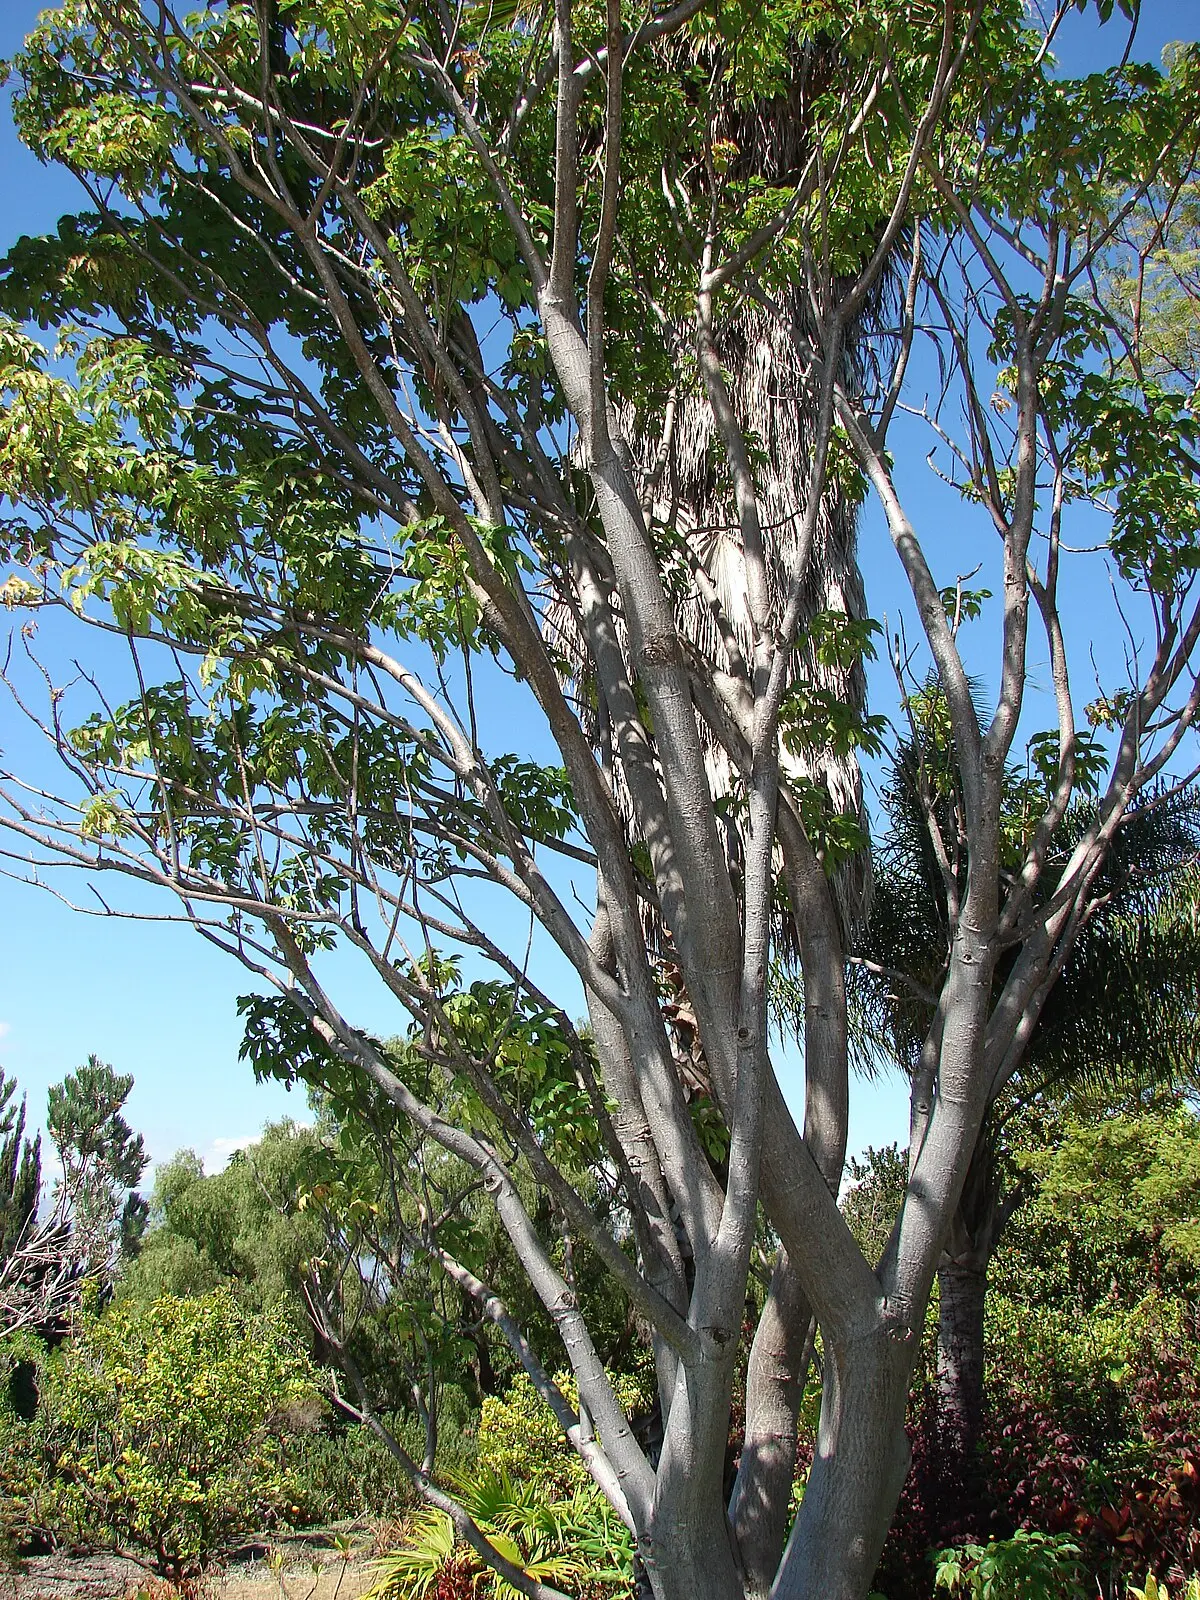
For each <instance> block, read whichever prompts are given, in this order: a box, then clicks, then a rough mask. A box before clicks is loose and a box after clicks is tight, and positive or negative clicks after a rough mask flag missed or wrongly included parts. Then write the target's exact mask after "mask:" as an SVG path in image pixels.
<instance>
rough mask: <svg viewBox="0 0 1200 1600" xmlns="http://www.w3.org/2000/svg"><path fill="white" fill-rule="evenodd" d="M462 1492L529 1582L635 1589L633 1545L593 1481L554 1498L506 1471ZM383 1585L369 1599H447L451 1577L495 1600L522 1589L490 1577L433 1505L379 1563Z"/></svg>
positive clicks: (458, 1486)
mask: <svg viewBox="0 0 1200 1600" xmlns="http://www.w3.org/2000/svg"><path fill="white" fill-rule="evenodd" d="M453 1488H454V1492H455V1494H456V1496H457V1498H458V1499H459V1500H460V1502H461V1504H462V1505H463V1506H464V1507H465V1509H466V1511H467V1512H468V1514H469V1515H470V1516H471V1518H472V1520H473V1521H474V1522H475V1524H476V1526H477V1527H478V1528H479V1529H480V1531H481V1532H482V1533H483V1534H484V1535H485V1536H486V1537H487V1539H488V1540H489V1541H490V1543H491V1544H492V1546H493V1547H494V1548H495V1549H496V1550H497V1551H498V1552H499V1554H500V1555H502V1556H503V1557H504V1558H505V1559H506V1560H508V1561H511V1562H512V1564H513V1565H514V1566H515V1567H519V1568H520V1569H521V1570H522V1571H523V1572H524V1573H525V1575H526V1576H527V1577H529V1578H534V1579H536V1580H537V1581H539V1582H541V1583H550V1584H554V1585H556V1586H560V1585H563V1584H570V1585H573V1586H580V1585H583V1584H586V1585H587V1586H588V1588H589V1589H590V1590H593V1591H594V1590H595V1588H597V1587H604V1588H607V1589H609V1590H615V1591H616V1592H617V1593H625V1592H627V1591H628V1589H629V1587H630V1583H631V1579H632V1573H633V1545H632V1541H631V1538H630V1535H629V1533H628V1531H627V1530H626V1528H625V1527H624V1525H623V1524H622V1523H621V1522H620V1521H619V1520H618V1519H617V1517H616V1516H615V1515H614V1513H613V1512H612V1510H611V1509H610V1507H609V1506H608V1504H607V1502H606V1501H605V1500H604V1499H603V1498H602V1497H601V1495H600V1493H599V1491H598V1490H596V1489H595V1488H594V1487H593V1486H592V1485H591V1484H585V1485H581V1486H580V1487H579V1488H577V1489H576V1490H575V1491H574V1492H573V1493H572V1494H570V1495H567V1496H564V1497H560V1498H550V1497H548V1496H547V1494H546V1491H545V1487H544V1485H542V1484H540V1483H538V1482H537V1481H530V1482H526V1483H519V1484H518V1483H514V1482H513V1480H512V1479H511V1478H510V1477H509V1476H508V1475H507V1473H504V1472H494V1471H484V1472H482V1473H480V1474H479V1475H477V1477H476V1478H475V1480H474V1482H472V1483H469V1484H468V1483H465V1482H456V1483H454V1484H453ZM375 1571H376V1574H377V1576H376V1580H375V1583H374V1584H373V1585H372V1587H371V1588H370V1589H369V1590H368V1592H367V1595H366V1596H364V1600H396V1597H399V1596H403V1597H404V1600H427V1597H429V1600H433V1597H437V1600H441V1597H442V1596H443V1594H444V1593H445V1591H446V1590H447V1589H448V1588H453V1587H455V1584H447V1581H446V1580H447V1577H448V1575H449V1576H452V1577H453V1578H454V1579H455V1580H456V1581H457V1580H458V1579H460V1578H465V1577H466V1576H467V1575H468V1573H469V1574H470V1577H471V1586H472V1588H473V1589H476V1588H478V1586H479V1584H480V1583H489V1584H490V1593H491V1594H492V1596H493V1597H494V1600H518V1595H517V1591H516V1590H515V1589H514V1588H513V1587H512V1586H511V1585H510V1584H508V1583H506V1582H504V1580H503V1579H502V1578H499V1577H497V1576H495V1575H494V1574H491V1573H489V1572H488V1571H487V1570H486V1569H484V1568H483V1567H482V1563H481V1562H480V1561H479V1560H478V1558H477V1557H476V1556H475V1554H474V1552H473V1551H466V1552H464V1551H463V1550H462V1549H461V1548H460V1547H458V1546H457V1543H456V1538H455V1531H454V1525H453V1523H452V1522H451V1521H450V1518H449V1517H448V1516H447V1515H446V1514H445V1513H444V1512H442V1511H438V1510H437V1509H436V1508H434V1507H432V1506H429V1507H423V1508H422V1509H421V1510H419V1511H417V1512H416V1513H415V1514H414V1515H413V1516H412V1517H411V1518H410V1519H409V1522H408V1525H407V1529H406V1539H405V1543H404V1545H403V1546H402V1548H401V1549H399V1550H396V1551H393V1552H391V1553H390V1554H388V1555H386V1556H384V1557H383V1558H382V1559H381V1560H380V1561H378V1562H377V1563H376V1566H375Z"/></svg>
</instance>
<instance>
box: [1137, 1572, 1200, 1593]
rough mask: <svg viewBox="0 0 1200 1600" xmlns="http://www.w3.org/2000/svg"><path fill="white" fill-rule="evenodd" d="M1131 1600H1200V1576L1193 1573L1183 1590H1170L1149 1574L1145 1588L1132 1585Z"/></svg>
mask: <svg viewBox="0 0 1200 1600" xmlns="http://www.w3.org/2000/svg"><path fill="white" fill-rule="evenodd" d="M1129 1600H1200V1575H1198V1574H1195V1573H1193V1575H1192V1576H1191V1577H1190V1578H1189V1579H1188V1580H1187V1582H1186V1583H1185V1584H1184V1586H1183V1588H1182V1589H1168V1588H1167V1586H1166V1584H1165V1583H1159V1581H1158V1579H1157V1578H1156V1577H1155V1576H1154V1574H1153V1573H1152V1572H1148V1573H1147V1574H1146V1583H1145V1587H1144V1588H1140V1589H1139V1588H1138V1586H1137V1584H1135V1583H1134V1584H1130V1586H1129Z"/></svg>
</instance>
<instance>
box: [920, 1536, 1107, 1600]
mask: <svg viewBox="0 0 1200 1600" xmlns="http://www.w3.org/2000/svg"><path fill="white" fill-rule="evenodd" d="M934 1560H935V1562H936V1563H937V1572H936V1575H935V1583H936V1587H937V1588H939V1589H945V1590H947V1591H948V1593H950V1594H952V1595H968V1596H970V1600H1076V1597H1078V1600H1085V1597H1086V1595H1087V1592H1088V1591H1087V1590H1086V1589H1085V1587H1084V1569H1083V1563H1082V1562H1081V1560H1080V1550H1079V1546H1078V1545H1077V1544H1076V1543H1075V1542H1074V1541H1073V1540H1071V1539H1069V1538H1065V1537H1064V1536H1062V1535H1061V1534H1049V1533H1030V1532H1027V1531H1026V1530H1025V1529H1023V1528H1018V1530H1017V1532H1016V1533H1014V1534H1013V1536H1012V1538H1011V1539H991V1540H989V1542H988V1543H987V1544H965V1545H962V1546H961V1547H959V1548H957V1549H951V1550H939V1551H938V1552H937V1554H936V1555H935V1557H934Z"/></svg>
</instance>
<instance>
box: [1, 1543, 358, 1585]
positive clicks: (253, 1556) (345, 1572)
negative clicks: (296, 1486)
mask: <svg viewBox="0 0 1200 1600" xmlns="http://www.w3.org/2000/svg"><path fill="white" fill-rule="evenodd" d="M276 1548H277V1549H278V1550H279V1551H280V1553H281V1554H282V1556H283V1565H282V1567H280V1568H279V1569H278V1570H274V1569H273V1567H272V1566H271V1565H270V1563H269V1559H268V1558H269V1555H270V1553H271V1552H270V1551H269V1550H268V1549H267V1548H266V1547H260V1548H256V1549H254V1550H253V1551H248V1552H244V1553H242V1554H241V1555H240V1556H239V1557H238V1558H237V1559H236V1560H233V1561H230V1562H229V1563H227V1564H225V1565H222V1566H220V1567H215V1568H213V1569H212V1571H210V1572H209V1573H208V1574H207V1575H206V1577H205V1578H204V1580H203V1582H202V1583H201V1584H200V1585H199V1587H198V1589H196V1590H195V1591H191V1596H192V1600H359V1597H360V1596H361V1595H362V1594H364V1593H365V1592H366V1590H367V1589H368V1588H369V1587H370V1585H371V1580H372V1577H373V1576H374V1574H373V1572H372V1570H371V1562H372V1559H373V1557H374V1554H375V1550H374V1548H373V1542H372V1541H371V1540H370V1539H364V1538H362V1537H358V1538H356V1539H355V1540H354V1544H353V1548H352V1550H351V1553H350V1556H349V1559H348V1560H347V1559H345V1558H344V1557H343V1556H342V1555H340V1554H339V1553H338V1552H337V1551H336V1550H334V1549H330V1548H328V1547H321V1546H320V1545H315V1544H314V1543H313V1541H312V1540H310V1539H294V1540H288V1541H283V1542H282V1543H281V1544H280V1545H279V1546H277V1547H276ZM139 1591H140V1592H141V1593H143V1594H144V1595H145V1596H146V1597H147V1600H169V1597H170V1600H173V1597H174V1596H175V1593H176V1591H175V1590H173V1589H171V1588H170V1587H169V1586H168V1585H167V1584H165V1583H163V1581H162V1580H161V1579H158V1578H154V1577H152V1576H151V1575H150V1574H149V1573H147V1572H146V1570H145V1569H144V1568H143V1567H139V1566H138V1564H137V1563H136V1562H134V1561H125V1560H122V1559H121V1558H120V1557H119V1556H110V1555H89V1556H72V1555H63V1554H58V1553H56V1554H54V1555H48V1556H32V1557H30V1558H29V1559H28V1560H26V1561H23V1562H21V1564H20V1570H18V1571H14V1572H0V1600H135V1597H136V1596H137V1595H138V1594H139Z"/></svg>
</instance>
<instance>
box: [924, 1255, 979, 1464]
mask: <svg viewBox="0 0 1200 1600" xmlns="http://www.w3.org/2000/svg"><path fill="white" fill-rule="evenodd" d="M987 1269H988V1260H987V1258H986V1257H981V1256H980V1255H979V1254H978V1253H977V1252H975V1251H971V1252H969V1253H967V1254H966V1255H964V1256H960V1257H952V1256H947V1257H946V1258H945V1259H944V1260H943V1261H942V1264H941V1266H940V1267H939V1268H938V1292H939V1295H940V1299H941V1306H940V1312H939V1319H938V1351H937V1385H938V1400H939V1405H940V1411H941V1418H942V1423H943V1426H944V1427H945V1429H946V1432H947V1435H948V1438H949V1441H950V1442H951V1444H952V1447H953V1449H954V1451H955V1453H956V1454H957V1455H958V1456H960V1457H961V1459H962V1461H963V1463H964V1465H965V1464H967V1463H969V1462H970V1461H971V1460H973V1458H974V1455H975V1452H976V1448H977V1446H978V1444H979V1431H980V1425H981V1423H982V1420H983V1363H984V1338H983V1318H984V1302H985V1299H986V1296H987Z"/></svg>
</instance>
